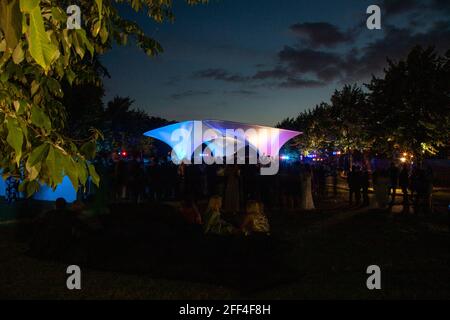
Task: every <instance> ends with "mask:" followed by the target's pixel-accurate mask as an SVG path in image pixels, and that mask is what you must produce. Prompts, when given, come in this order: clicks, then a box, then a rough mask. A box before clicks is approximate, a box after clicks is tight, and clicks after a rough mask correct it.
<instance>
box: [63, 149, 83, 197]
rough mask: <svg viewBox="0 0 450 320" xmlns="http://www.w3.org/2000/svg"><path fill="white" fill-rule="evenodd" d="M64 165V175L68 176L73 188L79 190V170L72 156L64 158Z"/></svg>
mask: <svg viewBox="0 0 450 320" xmlns="http://www.w3.org/2000/svg"><path fill="white" fill-rule="evenodd" d="M63 163H64V174H65V175H67V176H68V177H69V179H70V182H72V186H73V188H74V189H75V190H78V188H79V186H80V185H79V179H78V168H77V166H76V163H75V162H74V161H73V159H72V157H71V156H64V157H63Z"/></svg>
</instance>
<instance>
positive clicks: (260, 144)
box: [144, 120, 302, 159]
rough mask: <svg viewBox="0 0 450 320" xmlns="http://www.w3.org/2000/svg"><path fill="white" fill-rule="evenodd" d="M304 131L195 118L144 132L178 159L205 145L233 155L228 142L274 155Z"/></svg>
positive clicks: (233, 150)
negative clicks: (241, 143)
mask: <svg viewBox="0 0 450 320" xmlns="http://www.w3.org/2000/svg"><path fill="white" fill-rule="evenodd" d="M230 131H231V132H232V134H230ZM300 134H302V133H301V132H298V131H292V130H285V129H278V128H272V127H266V126H259V125H250V124H245V123H239V122H233V121H221V120H201V121H200V120H191V121H184V122H179V123H176V124H171V125H168V126H164V127H161V128H157V129H154V130H150V131H148V132H146V133H145V134H144V135H145V136H147V137H151V138H154V139H158V140H161V141H163V142H164V143H166V144H168V145H169V146H170V147H171V148H172V150H173V151H174V152H175V154H176V156H177V157H178V159H190V158H191V157H192V156H193V154H194V152H195V151H196V150H198V149H199V148H201V146H202V145H203V144H205V145H207V146H208V147H209V148H210V149H211V150H215V151H217V150H223V152H224V153H223V154H222V155H223V156H230V155H231V154H234V153H235V152H236V149H234V148H229V149H227V148H225V147H224V144H231V145H235V144H237V143H240V142H244V143H245V146H250V147H252V148H254V149H255V150H257V152H258V154H261V155H265V156H271V157H274V156H278V154H279V151H280V148H281V147H282V146H283V145H284V144H285V143H286V142H287V141H289V140H290V139H292V138H294V137H296V136H298V135H300ZM224 142H225V143H224ZM216 155H217V154H216Z"/></svg>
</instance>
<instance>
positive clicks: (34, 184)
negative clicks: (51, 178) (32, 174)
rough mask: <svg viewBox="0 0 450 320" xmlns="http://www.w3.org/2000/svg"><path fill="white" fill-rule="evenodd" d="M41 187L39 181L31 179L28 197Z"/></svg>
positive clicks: (28, 185) (28, 186)
mask: <svg viewBox="0 0 450 320" xmlns="http://www.w3.org/2000/svg"><path fill="white" fill-rule="evenodd" d="M40 188H41V186H40V184H39V182H37V181H30V182H28V183H27V192H26V194H27V197H28V198H30V197H31V196H32V195H34V194H35V193H36V192H38V191H39V189H40Z"/></svg>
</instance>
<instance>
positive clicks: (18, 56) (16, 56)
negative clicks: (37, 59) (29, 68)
mask: <svg viewBox="0 0 450 320" xmlns="http://www.w3.org/2000/svg"><path fill="white" fill-rule="evenodd" d="M12 58H13V61H14V63H15V64H19V63H21V62H22V61H23V59H24V58H25V53H24V52H23V49H22V43H20V42H19V44H17V47H16V48H15V49H14V52H13V55H12Z"/></svg>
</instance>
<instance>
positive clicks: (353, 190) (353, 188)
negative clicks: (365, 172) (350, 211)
mask: <svg viewBox="0 0 450 320" xmlns="http://www.w3.org/2000/svg"><path fill="white" fill-rule="evenodd" d="M347 182H348V188H349V199H348V200H349V203H350V204H353V195H355V202H356V204H359V202H360V201H361V181H360V172H359V169H358V167H357V166H353V167H352V170H351V171H350V172H349V173H348V177H347Z"/></svg>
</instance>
